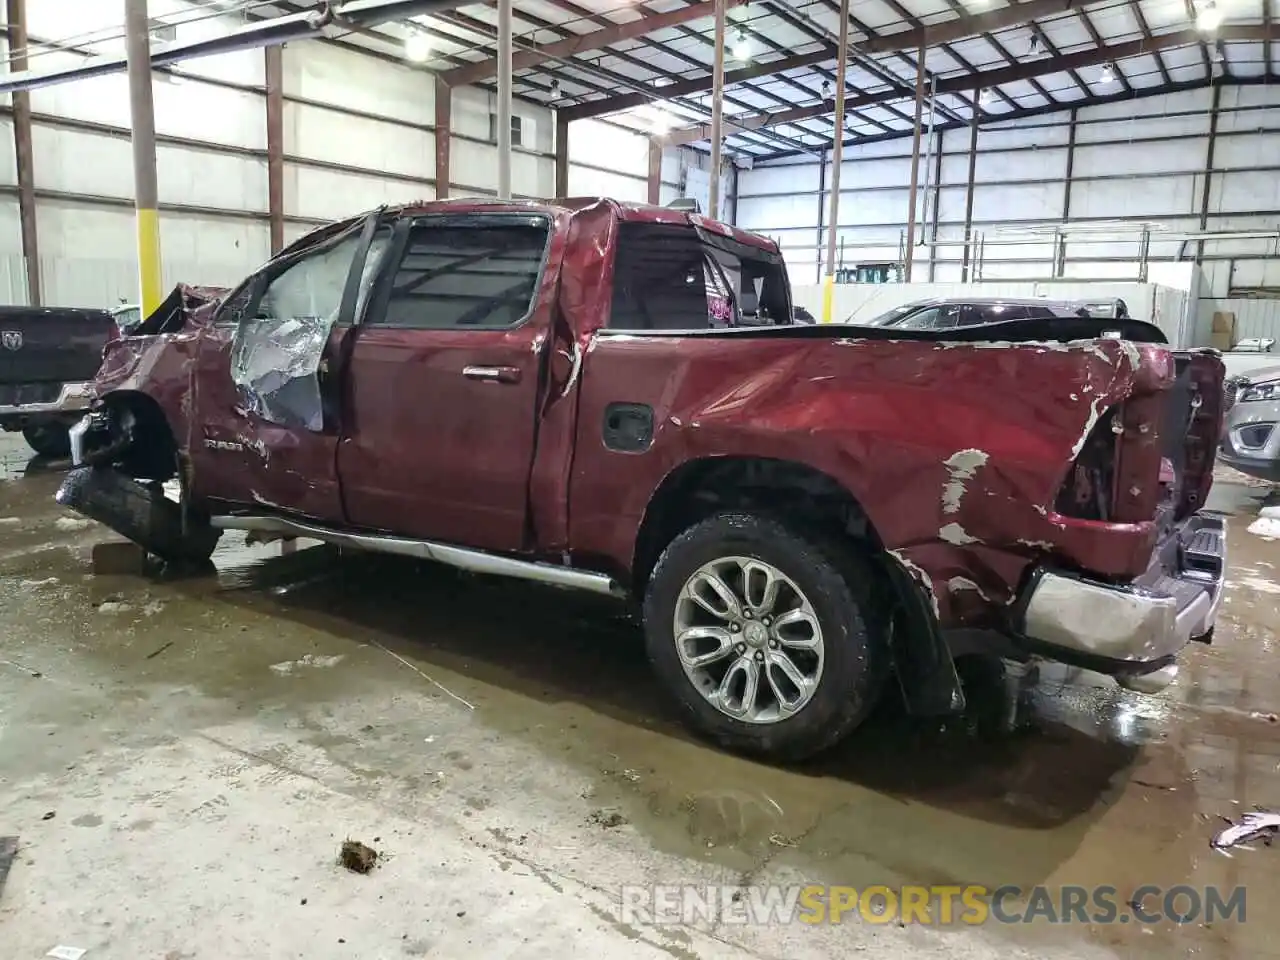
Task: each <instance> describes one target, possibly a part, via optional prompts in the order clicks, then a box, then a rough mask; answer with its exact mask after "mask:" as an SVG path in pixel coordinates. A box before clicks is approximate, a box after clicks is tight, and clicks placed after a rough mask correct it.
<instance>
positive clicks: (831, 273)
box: [818, 0, 849, 323]
mask: <svg viewBox="0 0 1280 960" xmlns="http://www.w3.org/2000/svg"><path fill="white" fill-rule="evenodd" d="M836 49H837V50H839V51H840V56H839V59H837V61H836V118H837V119H836V122H835V127H834V128H833V130H832V132H831V141H832V143H831V215H830V216H829V217H828V218H827V219H828V221H830V226H828V227H827V263H826V267H827V278H826V281H825V282H824V283H823V285H822V322H823V323H831V322H832V321H833V320H834V317H832V310H833V308H834V306H835V294H836V290H835V285H836V224H838V223H839V222H840V165H841V163H842V162H843V159H844V157H843V147H842V144H843V143H844V116H845V90H846V89H848V80H849V76H848V72H849V0H840V41H839V43H838V44H837V46H836ZM819 198H821V186H819ZM819 203H821V199H819ZM818 224H819V228H818V229H819V233H821V229H822V228H821V224H822V218H821V217H819V218H818Z"/></svg>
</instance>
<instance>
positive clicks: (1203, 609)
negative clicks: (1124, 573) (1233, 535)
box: [1015, 514, 1227, 676]
mask: <svg viewBox="0 0 1280 960" xmlns="http://www.w3.org/2000/svg"><path fill="white" fill-rule="evenodd" d="M1226 566H1227V537H1226V525H1225V524H1224V522H1223V520H1222V518H1221V517H1218V516H1214V515H1212V514H1196V515H1194V516H1192V517H1191V518H1190V519H1188V520H1187V521H1185V522H1184V523H1183V525H1182V527H1181V528H1180V529H1179V530H1178V532H1177V535H1176V536H1171V537H1169V538H1168V540H1167V541H1166V542H1165V543H1164V544H1163V545H1162V546H1161V547H1160V548H1159V549H1158V550H1157V552H1156V555H1155V557H1154V559H1153V561H1152V564H1151V567H1150V569H1149V570H1148V571H1147V572H1146V573H1145V574H1143V575H1142V576H1141V577H1139V578H1137V579H1136V580H1135V581H1134V582H1133V583H1130V584H1126V585H1116V584H1109V583H1101V582H1098V581H1094V580H1089V579H1087V578H1084V577H1081V576H1079V575H1077V574H1074V573H1069V572H1065V571H1060V570H1052V569H1043V568H1042V569H1040V570H1038V571H1036V573H1035V575H1034V576H1033V577H1032V579H1031V581H1030V583H1029V584H1028V586H1027V588H1026V589H1025V590H1024V592H1023V595H1022V598H1021V601H1020V602H1019V604H1018V608H1017V612H1016V616H1015V630H1016V632H1017V633H1018V635H1019V636H1020V637H1021V638H1023V639H1024V640H1026V641H1028V646H1030V647H1032V648H1033V650H1034V652H1038V653H1042V654H1044V655H1046V656H1048V657H1050V658H1051V659H1055V660H1061V661H1063V662H1066V663H1071V664H1075V665H1078V666H1081V667H1086V668H1088V669H1091V670H1098V671H1100V672H1103V673H1110V674H1113V675H1117V676H1126V675H1128V676H1135V675H1141V674H1143V673H1149V672H1152V671H1156V670H1160V669H1162V668H1164V667H1167V666H1168V665H1170V664H1171V663H1172V661H1173V658H1174V657H1175V656H1176V655H1177V654H1178V653H1179V652H1180V651H1181V650H1182V649H1183V647H1185V646H1186V645H1187V644H1188V643H1190V642H1191V641H1193V640H1206V639H1207V638H1208V637H1209V636H1210V634H1211V633H1212V631H1213V627H1214V624H1215V622H1216V621H1217V618H1218V609H1219V607H1220V606H1221V605H1222V596H1223V592H1224V584H1225V575H1226Z"/></svg>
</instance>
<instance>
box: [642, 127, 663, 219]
mask: <svg viewBox="0 0 1280 960" xmlns="http://www.w3.org/2000/svg"><path fill="white" fill-rule="evenodd" d="M645 199H646V200H647V201H648V202H649V203H652V204H655V205H656V204H659V203H661V202H662V141H661V140H655V139H654V138H653V137H650V138H649V175H648V176H647V177H646V178H645Z"/></svg>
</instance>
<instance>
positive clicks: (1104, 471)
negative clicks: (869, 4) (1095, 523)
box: [1054, 407, 1117, 520]
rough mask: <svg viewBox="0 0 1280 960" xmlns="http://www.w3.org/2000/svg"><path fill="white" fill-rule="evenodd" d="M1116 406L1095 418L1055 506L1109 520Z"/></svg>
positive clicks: (1069, 513)
mask: <svg viewBox="0 0 1280 960" xmlns="http://www.w3.org/2000/svg"><path fill="white" fill-rule="evenodd" d="M1116 416H1117V408H1114V407H1113V408H1112V409H1110V410H1108V411H1107V412H1106V414H1104V415H1103V416H1102V417H1100V418H1099V419H1098V422H1097V423H1096V424H1094V426H1093V429H1092V430H1091V431H1090V432H1089V438H1088V439H1087V440H1086V441H1085V444H1084V447H1083V448H1082V449H1081V450H1080V454H1079V455H1078V456H1077V457H1076V459H1075V461H1074V462H1073V463H1072V464H1071V469H1070V471H1069V472H1068V473H1067V477H1066V479H1065V480H1064V481H1063V483H1062V487H1061V488H1060V489H1059V490H1058V498H1057V501H1056V502H1055V503H1054V510H1056V511H1057V512H1058V513H1060V514H1062V515H1063V516H1064V517H1075V518H1076V519H1078V520H1110V519H1111V512H1112V503H1111V491H1112V489H1113V486H1114V481H1115V465H1116V429H1115V428H1116V424H1117V420H1116Z"/></svg>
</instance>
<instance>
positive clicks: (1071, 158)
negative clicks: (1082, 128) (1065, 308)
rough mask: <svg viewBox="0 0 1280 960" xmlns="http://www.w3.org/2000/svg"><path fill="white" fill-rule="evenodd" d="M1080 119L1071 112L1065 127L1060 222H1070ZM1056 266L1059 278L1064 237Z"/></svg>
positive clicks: (1064, 256) (1064, 262) (1063, 267)
mask: <svg viewBox="0 0 1280 960" xmlns="http://www.w3.org/2000/svg"><path fill="white" fill-rule="evenodd" d="M1079 118H1080V111H1079V110H1072V111H1071V120H1070V122H1069V123H1068V125H1067V168H1066V171H1065V174H1064V176H1063V178H1062V222H1063V223H1067V222H1069V221H1070V220H1071V183H1072V181H1073V180H1074V179H1075V175H1076V121H1077V120H1079ZM1057 261H1058V262H1057V264H1056V266H1055V267H1054V272H1053V275H1054V276H1055V277H1060V276H1062V275H1063V272H1064V271H1065V270H1066V265H1067V241H1066V238H1065V237H1064V238H1063V239H1062V240H1060V241H1059V242H1058V253H1057Z"/></svg>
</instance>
